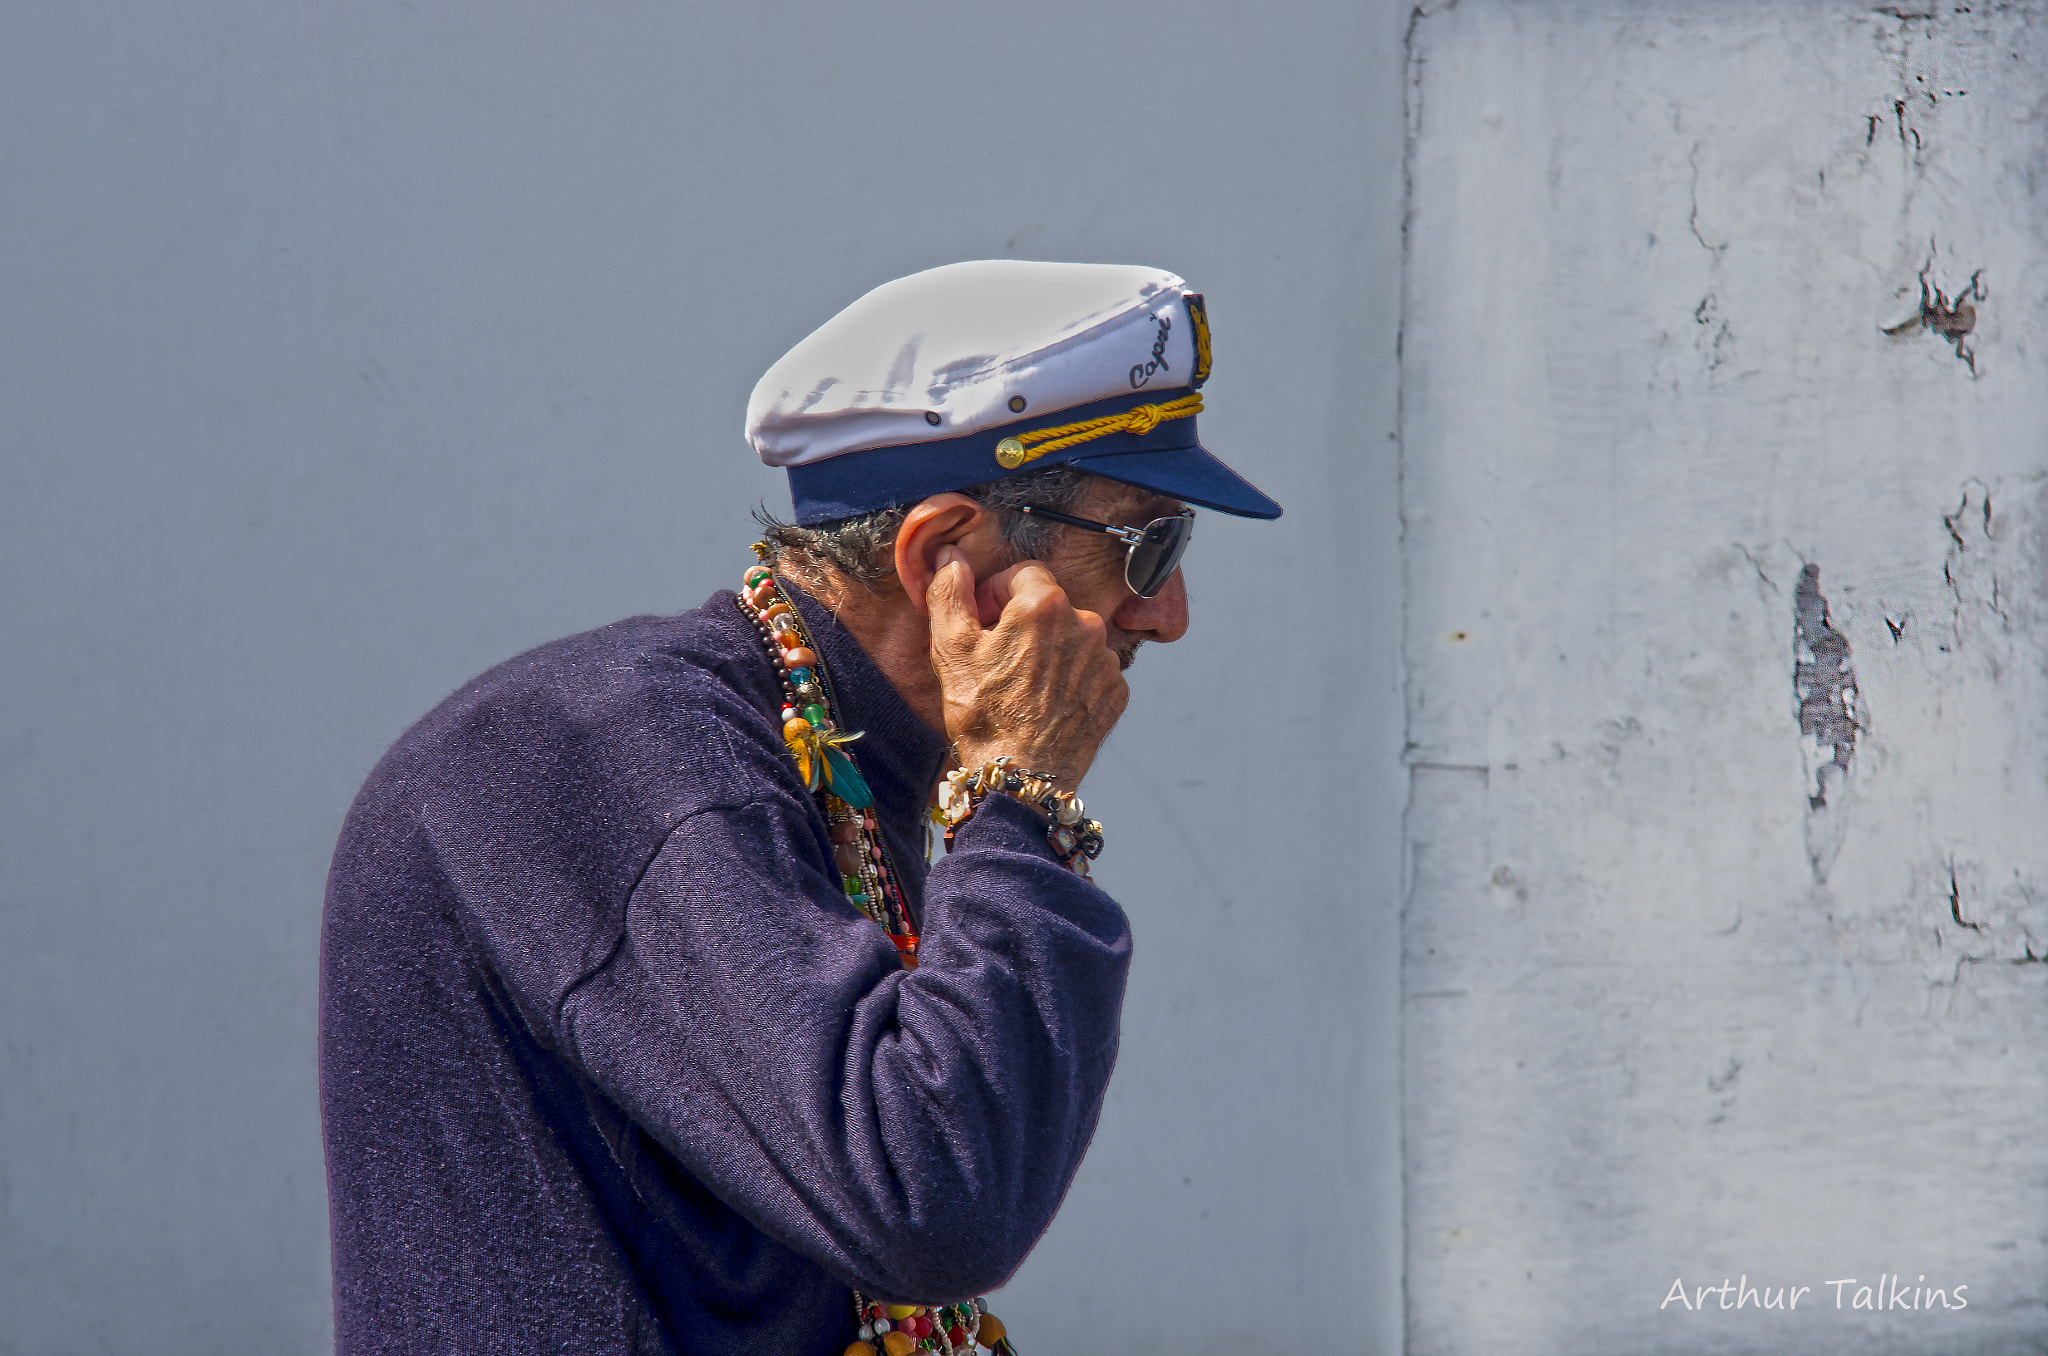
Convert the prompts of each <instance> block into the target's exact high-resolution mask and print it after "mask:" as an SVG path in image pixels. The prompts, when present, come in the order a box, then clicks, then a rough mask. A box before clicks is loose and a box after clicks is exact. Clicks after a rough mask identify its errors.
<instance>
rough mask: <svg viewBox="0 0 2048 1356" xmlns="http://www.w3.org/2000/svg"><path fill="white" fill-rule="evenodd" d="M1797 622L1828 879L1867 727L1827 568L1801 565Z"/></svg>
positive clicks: (1796, 666)
mask: <svg viewBox="0 0 2048 1356" xmlns="http://www.w3.org/2000/svg"><path fill="white" fill-rule="evenodd" d="M1792 622H1793V627H1792V694H1793V697H1794V699H1795V700H1796V701H1797V702H1798V703H1799V739H1800V748H1801V751H1802V752H1803V754H1804V755H1805V759H1806V766H1807V776H1808V778H1809V784H1810V788H1811V789H1810V791H1809V793H1808V795H1807V799H1806V855H1807V860H1808V862H1809V863H1811V865H1812V867H1813V878H1814V880H1815V881H1816V882H1818V883H1825V882H1826V881H1827V878H1828V871H1829V870H1830V868H1832V867H1833V866H1834V862H1835V857H1836V856H1837V855H1838V854H1839V853H1840V852H1841V850H1842V839H1843V836H1844V835H1845V834H1846V832H1847V829H1848V823H1847V804H1846V802H1847V799H1848V794H1847V793H1848V780H1849V768H1850V764H1851V763H1852V762H1853V761H1854V759H1855V757H1856V735H1857V733H1858V731H1859V730H1860V729H1861V726H1860V725H1859V723H1858V712H1857V706H1856V699H1857V692H1856V670H1855V669H1854V667H1852V666H1851V664H1850V650H1849V639H1848V637H1846V636H1844V635H1843V634H1842V633H1841V632H1840V631H1837V630H1836V629H1835V627H1834V623H1833V620H1832V619H1831V618H1830V616H1829V614H1828V600H1827V597H1826V595H1825V594H1823V593H1822V592H1821V591H1820V566H1818V565H1815V564H1813V563H1812V562H1808V563H1807V564H1806V565H1804V566H1802V567H1801V569H1800V571H1799V582H1798V584H1797V585H1796V586H1795V587H1794V589H1793V595H1792Z"/></svg>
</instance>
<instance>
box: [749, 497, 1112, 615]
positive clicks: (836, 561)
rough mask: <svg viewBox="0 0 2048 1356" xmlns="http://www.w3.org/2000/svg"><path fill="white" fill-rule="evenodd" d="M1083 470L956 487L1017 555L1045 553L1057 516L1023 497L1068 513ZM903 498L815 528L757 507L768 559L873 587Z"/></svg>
mask: <svg viewBox="0 0 2048 1356" xmlns="http://www.w3.org/2000/svg"><path fill="white" fill-rule="evenodd" d="M1087 482H1088V473H1087V472H1086V471H1081V470H1076V469H1075V468H1074V467H1071V466H1048V467H1045V468H1044V469H1043V470H1038V471H1025V472H1023V473H1022V474H1020V475H1014V476H1005V477H1004V478H1003V479H1001V480H991V481H987V482H985V483H983V484H980V485H969V486H968V487H967V488H966V489H963V490H960V491H959V493H961V494H964V495H966V496H967V497H968V498H969V499H972V500H974V501H975V502H976V503H978V504H980V505H981V506H982V507H983V508H986V509H990V510H992V511H994V513H995V514H996V518H997V521H998V523H999V525H1000V527H1001V530H1002V534H1003V545H1004V546H1006V547H1008V548H1009V549H1010V550H1011V551H1012V552H1013V553H1015V554H1014V558H1015V559H1017V560H1043V559H1044V558H1045V553H1046V552H1047V551H1049V550H1050V549H1051V548H1052V537H1053V533H1054V532H1055V531H1056V530H1057V529H1058V528H1059V524H1058V523H1054V522H1049V521H1046V520H1044V519H1039V518H1033V517H1031V516H1030V515H1028V514H1024V513H1019V512H1018V511H1017V510H1019V509H1021V508H1023V507H1024V506H1025V505H1026V504H1029V505H1031V506H1033V507H1034V508H1049V509H1052V510H1054V511H1055V512H1065V511H1066V510H1067V509H1070V508H1072V507H1073V506H1074V505H1075V503H1077V502H1078V501H1079V500H1080V498H1081V494H1082V491H1083V490H1084V489H1085V488H1086V487H1087ZM908 507H909V506H908V505H897V506H894V507H891V508H885V509H876V510H875V511H874V512H872V513H863V514H861V515H860V516H859V517H857V518H841V519H839V520H838V521H836V522H830V523H820V524H819V525H818V526H816V527H798V526H797V525H796V524H795V523H785V522H783V521H782V520H781V519H780V518H777V517H776V516H775V515H774V514H772V513H770V512H769V511H768V510H767V509H766V508H765V507H763V508H757V509H755V510H754V521H755V522H757V523H759V524H760V525H761V532H762V536H763V539H764V540H765V541H766V542H767V543H768V565H769V567H770V568H772V569H777V570H785V569H786V570H792V571H794V572H795V573H797V574H800V575H801V574H812V573H817V572H820V571H830V572H833V573H836V574H839V575H842V576H844V577H845V578H847V579H850V580H852V581H854V582H855V583H857V584H859V585H861V586H862V587H863V588H866V589H868V590H869V591H870V592H872V591H873V590H874V588H875V587H876V586H877V585H878V584H880V583H882V582H883V581H884V580H886V579H888V578H889V577H890V576H891V575H893V574H895V573H896V533H897V530H898V529H899V528H901V527H902V526H903V515H904V511H905V509H906V508H908Z"/></svg>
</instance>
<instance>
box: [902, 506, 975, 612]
mask: <svg viewBox="0 0 2048 1356" xmlns="http://www.w3.org/2000/svg"><path fill="white" fill-rule="evenodd" d="M998 545H999V539H998V532H997V530H996V527H995V515H994V514H991V513H990V512H989V511H988V510H986V509H984V508H983V507H982V506H981V505H979V504H977V503H975V502H974V501H973V500H972V499H969V498H968V497H967V496H966V495H964V494H950V493H949V494H935V495H933V496H932V497H931V498H929V499H926V500H922V501H920V502H919V503H918V504H916V505H915V506H913V507H912V508H911V510H910V511H909V512H908V513H906V514H904V515H903V525H902V526H901V527H899V528H897V529H896V580H897V582H898V583H899V584H900V585H901V586H902V588H903V592H904V593H905V594H906V595H908V597H909V598H910V605H911V606H912V607H914V608H916V609H917V610H918V611H919V612H920V613H921V614H923V615H925V616H927V617H928V616H930V615H931V606H930V604H929V603H927V602H926V600H925V594H927V593H928V592H930V590H931V586H932V576H933V575H935V574H937V573H938V572H939V552H940V550H941V549H943V548H945V547H947V546H957V547H959V548H960V549H961V550H962V551H963V552H965V553H966V555H967V564H968V567H969V568H970V569H972V570H973V571H974V577H975V579H976V581H980V580H982V579H986V578H987V577H988V576H989V575H991V574H993V573H995V570H996V566H997V563H998V562H997V560H996V551H997V548H998Z"/></svg>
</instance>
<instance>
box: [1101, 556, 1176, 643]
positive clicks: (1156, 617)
mask: <svg viewBox="0 0 2048 1356" xmlns="http://www.w3.org/2000/svg"><path fill="white" fill-rule="evenodd" d="M1110 624H1111V625H1113V626H1115V627H1117V628H1118V629H1120V630H1124V631H1128V632H1130V633H1131V634H1132V635H1136V636H1142V637H1144V638H1145V639H1146V640H1154V641H1158V642H1159V643H1160V644H1162V645H1164V644H1166V643H1167V642H1169V641H1175V640H1179V639H1180V638H1181V637H1182V636H1184V635H1186V634H1187V633H1188V585H1187V581H1186V580H1185V579H1183V578H1182V577H1181V572H1180V571H1179V570H1178V569H1176V570H1175V571H1174V572H1173V573H1172V574H1171V575H1169V576H1168V577H1167V580H1166V585H1165V587H1163V588H1161V589H1160V590H1159V592H1157V593H1155V594H1153V595H1152V596H1151V597H1150V598H1140V597H1139V596H1138V595H1137V594H1135V593H1134V594H1132V595H1131V596H1130V597H1128V598H1126V599H1125V600H1124V605H1123V606H1122V607H1120V608H1118V609H1117V610H1116V615H1115V616H1114V617H1111V618H1110Z"/></svg>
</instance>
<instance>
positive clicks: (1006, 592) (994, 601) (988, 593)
mask: <svg viewBox="0 0 2048 1356" xmlns="http://www.w3.org/2000/svg"><path fill="white" fill-rule="evenodd" d="M1027 565H1036V566H1038V568H1039V569H1041V570H1043V569H1045V566H1043V565H1042V564H1040V563H1039V562H1038V561H1035V560H1020V561H1018V562H1017V563H1016V564H1015V565H1012V566H1010V568H1008V569H1007V570H999V571H997V572H996V573H995V574H992V575H990V576H989V577H988V578H986V579H984V580H982V581H981V582H980V583H979V584H976V585H975V586H974V602H975V606H976V607H978V608H979V609H980V611H981V624H982V625H983V626H994V625H995V624H996V621H997V619H998V618H1000V617H1001V616H1002V615H1003V609H1004V608H1006V607H1008V606H1009V605H1010V599H1011V597H1012V596H1013V595H1014V594H1015V593H1016V584H1015V582H1014V581H1015V580H1016V578H1017V572H1018V571H1019V570H1022V569H1024V568H1025V567H1026V566H1027Z"/></svg>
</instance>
